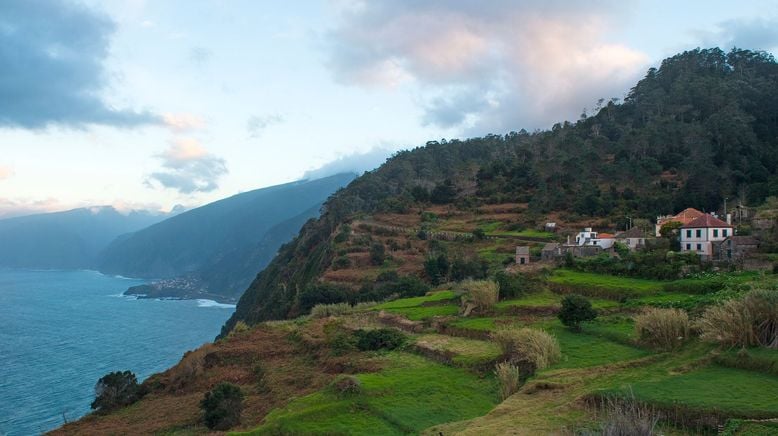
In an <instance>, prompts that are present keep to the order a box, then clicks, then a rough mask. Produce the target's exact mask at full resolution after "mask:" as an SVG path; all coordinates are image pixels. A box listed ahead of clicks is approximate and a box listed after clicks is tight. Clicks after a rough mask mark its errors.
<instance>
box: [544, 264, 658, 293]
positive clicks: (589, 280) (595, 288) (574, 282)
mask: <svg viewBox="0 0 778 436" xmlns="http://www.w3.org/2000/svg"><path fill="white" fill-rule="evenodd" d="M548 281H549V284H550V285H551V287H552V288H554V289H556V290H559V291H562V292H572V293H580V294H584V295H588V296H592V297H604V298H613V299H623V298H631V297H640V296H646V295H652V294H656V293H658V292H661V291H662V289H663V286H664V284H663V282H661V281H658V280H646V279H636V278H632V277H618V276H609V275H603V274H594V273H587V272H581V271H571V270H565V269H560V270H556V271H554V273H553V274H552V275H551V277H549V279H548Z"/></svg>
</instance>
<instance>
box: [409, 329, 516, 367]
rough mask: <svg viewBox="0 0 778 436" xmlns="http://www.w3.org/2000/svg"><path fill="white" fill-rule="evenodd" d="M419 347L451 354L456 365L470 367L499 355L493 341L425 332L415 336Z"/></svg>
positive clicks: (498, 350) (484, 362)
mask: <svg viewBox="0 0 778 436" xmlns="http://www.w3.org/2000/svg"><path fill="white" fill-rule="evenodd" d="M415 343H416V345H417V346H419V347H423V348H426V349H429V350H434V351H440V352H444V353H450V354H453V357H452V362H453V363H454V364H455V365H457V366H464V367H471V366H478V365H483V364H486V363H489V362H493V361H494V360H496V359H497V358H498V357H500V355H501V351H500V348H499V347H498V346H497V344H495V343H494V342H490V341H479V340H475V339H465V338H458V337H452V336H446V335H438V334H425V335H420V336H418V337H416V338H415Z"/></svg>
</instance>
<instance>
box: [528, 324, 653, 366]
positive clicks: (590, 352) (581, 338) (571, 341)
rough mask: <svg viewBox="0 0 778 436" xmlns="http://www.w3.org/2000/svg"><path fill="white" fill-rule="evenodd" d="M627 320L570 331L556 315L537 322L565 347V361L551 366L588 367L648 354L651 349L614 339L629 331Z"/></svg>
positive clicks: (563, 348) (585, 326)
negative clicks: (551, 318) (647, 349)
mask: <svg viewBox="0 0 778 436" xmlns="http://www.w3.org/2000/svg"><path fill="white" fill-rule="evenodd" d="M626 324H627V323H626V321H625V322H624V323H623V324H621V325H620V324H619V323H614V322H593V323H587V324H584V327H583V328H584V330H583V332H581V333H574V332H572V331H570V330H569V329H568V328H566V327H564V326H563V325H562V323H561V322H559V320H556V319H554V320H548V321H544V322H540V323H538V324H536V326H538V327H539V328H543V329H545V330H546V331H547V332H549V333H551V334H553V335H554V336H556V338H557V340H558V341H559V345H560V346H561V347H562V361H561V362H560V363H558V364H556V365H554V366H553V367H552V368H587V367H592V366H599V365H604V364H608V363H613V362H619V361H625V360H632V359H638V358H641V357H645V356H647V355H648V354H649V353H648V351H645V350H642V349H639V348H636V347H633V346H630V345H626V344H625V343H622V342H621V341H618V342H617V341H615V340H614V339H613V336H617V337H623V336H624V335H625V334H626V328H627V327H626ZM628 340H629V339H625V340H624V342H627V341H628Z"/></svg>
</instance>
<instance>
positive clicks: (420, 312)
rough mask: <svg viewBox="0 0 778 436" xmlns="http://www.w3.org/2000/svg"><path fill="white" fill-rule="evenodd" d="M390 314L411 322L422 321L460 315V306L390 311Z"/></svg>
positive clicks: (404, 308) (420, 307)
mask: <svg viewBox="0 0 778 436" xmlns="http://www.w3.org/2000/svg"><path fill="white" fill-rule="evenodd" d="M387 311H388V312H391V313H396V314H398V315H402V316H404V317H406V318H408V319H409V320H411V321H422V320H425V319H430V318H433V317H436V316H454V315H457V314H458V313H459V306H455V305H452V304H449V305H445V306H419V307H402V308H398V309H388V310H387Z"/></svg>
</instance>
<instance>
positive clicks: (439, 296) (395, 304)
mask: <svg viewBox="0 0 778 436" xmlns="http://www.w3.org/2000/svg"><path fill="white" fill-rule="evenodd" d="M457 296H458V295H457V294H456V293H455V292H453V291H438V292H433V293H430V294H428V295H424V296H422V297H411V298H401V299H399V300H393V301H388V302H386V303H381V304H379V305H376V306H373V310H388V309H401V308H407V307H419V306H421V305H423V304H424V303H433V302H442V301H446V300H453V299H455V298H457Z"/></svg>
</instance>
